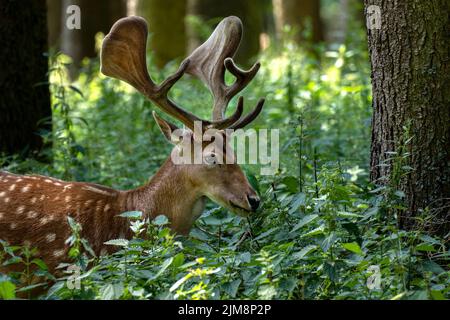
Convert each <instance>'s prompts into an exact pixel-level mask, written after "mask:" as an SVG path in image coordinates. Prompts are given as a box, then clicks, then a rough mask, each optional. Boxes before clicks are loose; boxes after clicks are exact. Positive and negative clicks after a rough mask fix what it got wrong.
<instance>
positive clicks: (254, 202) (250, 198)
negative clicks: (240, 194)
mask: <svg viewBox="0 0 450 320" xmlns="http://www.w3.org/2000/svg"><path fill="white" fill-rule="evenodd" d="M247 200H248V203H249V204H250V207H251V208H252V211H256V209H258V207H259V203H260V202H261V201H260V200H259V198H258V197H255V196H247Z"/></svg>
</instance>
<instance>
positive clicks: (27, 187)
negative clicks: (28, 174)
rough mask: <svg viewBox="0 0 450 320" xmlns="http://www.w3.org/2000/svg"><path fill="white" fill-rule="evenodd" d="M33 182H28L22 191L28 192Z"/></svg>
mask: <svg viewBox="0 0 450 320" xmlns="http://www.w3.org/2000/svg"><path fill="white" fill-rule="evenodd" d="M30 188H31V184H27V185H26V186H25V187H23V188H22V192H28V190H30Z"/></svg>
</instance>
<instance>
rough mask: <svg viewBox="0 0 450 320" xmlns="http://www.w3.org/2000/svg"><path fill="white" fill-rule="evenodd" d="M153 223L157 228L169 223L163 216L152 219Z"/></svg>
mask: <svg viewBox="0 0 450 320" xmlns="http://www.w3.org/2000/svg"><path fill="white" fill-rule="evenodd" d="M153 223H154V224H156V225H157V226H163V225H166V224H168V223H169V219H167V217H166V216H165V215H162V214H161V215H159V216H157V217H156V218H155V219H153Z"/></svg>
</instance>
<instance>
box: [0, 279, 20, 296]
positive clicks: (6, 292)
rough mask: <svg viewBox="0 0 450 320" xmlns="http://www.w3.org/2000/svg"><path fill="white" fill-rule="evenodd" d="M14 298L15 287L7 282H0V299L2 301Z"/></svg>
mask: <svg viewBox="0 0 450 320" xmlns="http://www.w3.org/2000/svg"><path fill="white" fill-rule="evenodd" d="M15 297H16V286H15V285H14V283H12V282H10V281H8V280H2V281H0V298H2V299H4V300H9V299H14V298H15Z"/></svg>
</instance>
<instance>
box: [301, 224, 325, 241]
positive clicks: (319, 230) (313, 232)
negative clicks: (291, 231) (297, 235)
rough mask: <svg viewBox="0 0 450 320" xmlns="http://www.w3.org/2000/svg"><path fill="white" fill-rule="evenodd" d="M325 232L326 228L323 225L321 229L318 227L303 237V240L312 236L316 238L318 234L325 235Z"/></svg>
mask: <svg viewBox="0 0 450 320" xmlns="http://www.w3.org/2000/svg"><path fill="white" fill-rule="evenodd" d="M324 230H325V226H324V225H321V226H320V227H317V228H315V229H313V230H311V231H309V232H307V233H305V234H304V235H302V238H306V237H312V236H316V235H318V234H323V231H324Z"/></svg>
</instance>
